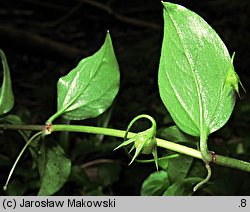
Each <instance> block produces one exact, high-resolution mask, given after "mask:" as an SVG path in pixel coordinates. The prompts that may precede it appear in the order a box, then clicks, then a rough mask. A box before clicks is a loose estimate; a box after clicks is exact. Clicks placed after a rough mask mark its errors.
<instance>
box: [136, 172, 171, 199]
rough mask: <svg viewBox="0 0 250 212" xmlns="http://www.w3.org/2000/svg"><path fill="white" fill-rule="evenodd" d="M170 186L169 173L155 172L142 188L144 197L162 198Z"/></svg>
mask: <svg viewBox="0 0 250 212" xmlns="http://www.w3.org/2000/svg"><path fill="white" fill-rule="evenodd" d="M169 185H170V183H169V180H168V173H167V172H165V171H159V172H154V173H152V174H150V175H149V176H148V178H147V179H146V180H144V182H143V184H142V188H141V195H142V196H160V195H162V194H163V192H164V191H165V190H166V189H167V188H168V186H169Z"/></svg>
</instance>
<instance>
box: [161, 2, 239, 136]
mask: <svg viewBox="0 0 250 212" xmlns="http://www.w3.org/2000/svg"><path fill="white" fill-rule="evenodd" d="M163 6H164V37H163V43H162V51H161V58H160V65H159V76H158V77H159V78H158V83H159V91H160V96H161V99H162V101H163V103H164V105H165V106H166V108H167V110H168V111H169V113H170V114H171V116H172V118H173V120H174V121H175V123H176V124H177V125H178V127H179V128H180V129H181V130H183V131H184V132H186V133H188V134H190V135H193V136H200V135H201V134H203V135H205V136H207V135H209V134H210V133H212V132H214V131H216V130H217V129H219V128H221V127H222V126H223V125H224V124H225V123H226V122H227V120H228V119H229V117H230V115H231V113H232V110H233V107H234V104H235V95H234V89H236V88H237V86H238V85H236V84H235V83H238V76H237V74H236V73H235V72H234V68H233V65H232V61H231V58H230V55H229V53H228V50H227V48H226V46H225V45H224V43H223V42H222V40H221V39H220V37H219V36H218V35H217V33H216V32H215V31H214V30H213V29H212V28H211V27H210V26H209V25H208V24H207V22H205V21H204V20H203V19H202V18H201V17H200V16H199V15H197V14H196V13H194V12H192V11H190V10H188V9H186V8H184V7H182V6H180V5H177V4H172V3H167V2H164V3H163Z"/></svg>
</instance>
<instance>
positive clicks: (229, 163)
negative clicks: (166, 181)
mask: <svg viewBox="0 0 250 212" xmlns="http://www.w3.org/2000/svg"><path fill="white" fill-rule="evenodd" d="M0 129H3V130H7V129H8V130H17V129H19V130H34V131H41V130H43V131H44V130H45V129H46V128H45V125H5V124H2V125H0ZM50 130H51V132H56V131H69V132H82V133H91V134H102V135H107V136H114V137H120V138H124V135H125V132H126V131H124V130H116V129H110V128H102V127H92V126H79V125H60V124H58V125H57V124H55V125H52V126H51V129H50ZM135 135H136V133H131V132H129V133H128V138H132V137H134V136H135ZM156 141H157V146H159V147H162V148H165V149H168V150H172V151H175V152H179V153H182V154H185V155H189V156H191V157H194V158H198V159H203V158H202V156H201V152H200V151H198V150H196V149H193V148H190V147H186V146H183V145H180V144H177V143H174V142H170V141H166V140H164V139H160V138H157V139H156ZM213 162H214V163H215V164H218V165H222V166H226V167H230V168H235V169H239V170H242V171H247V172H250V163H249V162H246V161H242V160H238V159H234V158H229V157H225V156H222V155H214V156H213Z"/></svg>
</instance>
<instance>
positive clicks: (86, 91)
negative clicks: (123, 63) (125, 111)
mask: <svg viewBox="0 0 250 212" xmlns="http://www.w3.org/2000/svg"><path fill="white" fill-rule="evenodd" d="M119 81H120V73H119V66H118V63H117V60H116V57H115V53H114V50H113V46H112V41H111V37H110V35H109V33H107V36H106V39H105V42H104V44H103V46H102V47H101V48H100V50H99V51H97V52H96V53H95V54H94V55H92V56H90V57H87V58H85V59H83V60H81V61H80V63H79V64H78V65H77V67H76V68H75V69H73V70H72V71H70V72H69V74H68V75H66V76H64V77H62V78H60V79H59V81H58V83H57V89H58V112H57V113H56V114H55V115H54V116H53V118H52V119H54V118H55V117H57V116H59V115H63V117H64V118H66V119H70V120H80V119H86V118H92V117H96V116H98V115H100V114H101V113H103V112H104V111H105V110H106V109H107V108H108V107H109V106H110V105H111V104H112V102H113V100H114V98H115V96H116V94H117V92H118V89H119Z"/></svg>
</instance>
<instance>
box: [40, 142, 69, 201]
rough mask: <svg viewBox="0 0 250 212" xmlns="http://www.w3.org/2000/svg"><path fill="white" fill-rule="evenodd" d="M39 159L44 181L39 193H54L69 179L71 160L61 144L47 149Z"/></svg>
mask: <svg viewBox="0 0 250 212" xmlns="http://www.w3.org/2000/svg"><path fill="white" fill-rule="evenodd" d="M39 160H40V161H39V172H40V175H41V178H42V183H41V187H40V190H39V193H38V195H42V196H47V195H52V194H54V193H55V192H57V191H58V190H59V189H60V188H61V187H62V186H63V185H64V183H65V182H66V181H67V180H68V178H69V176H70V172H71V161H70V159H68V158H67V157H66V156H65V154H64V151H63V149H62V147H60V146H59V145H55V146H52V147H49V148H48V149H46V151H45V152H43V154H41V158H40V159H39Z"/></svg>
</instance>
